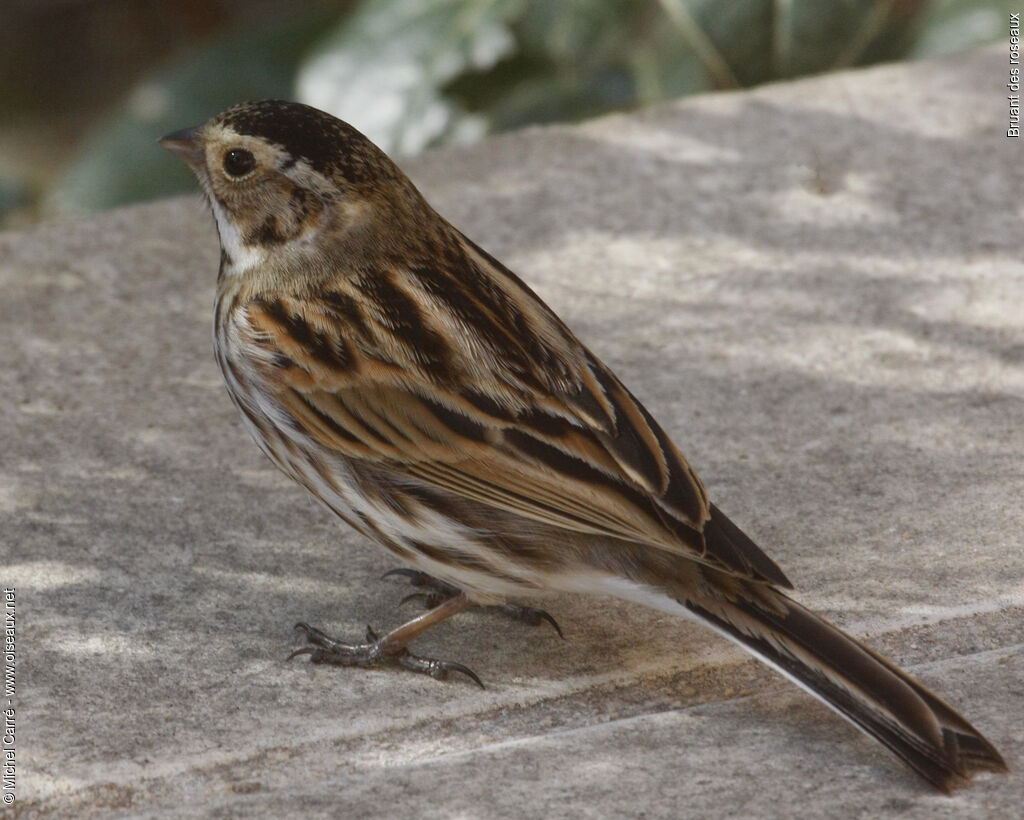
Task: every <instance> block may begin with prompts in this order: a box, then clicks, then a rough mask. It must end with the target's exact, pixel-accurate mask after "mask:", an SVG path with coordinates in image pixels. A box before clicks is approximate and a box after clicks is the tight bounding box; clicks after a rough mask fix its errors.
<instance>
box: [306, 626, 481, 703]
mask: <svg viewBox="0 0 1024 820" xmlns="http://www.w3.org/2000/svg"><path fill="white" fill-rule="evenodd" d="M295 629H296V630H297V631H299V632H301V633H302V634H303V635H304V637H305V638H306V641H307V642H308V645H307V646H302V647H299V648H298V649H296V650H294V651H293V652H292V653H291V654H289V655H288V658H287V660H289V661H290V660H292V659H293V658H296V657H298V656H299V655H309V662H310V663H316V664H332V665H334V666H363V667H367V666H375V665H377V664H382V663H384V662H385V661H394V662H397V663H398V665H399V666H401V667H402V668H404V669H408V670H410V671H412V672H418V673H420V674H423V675H430V677H432V678H434V679H435V680H445V679H446V678H447V677H448V673H449V672H459V673H461V674H463V675H465V676H466V677H468V678H469V679H470V680H472V681H473V682H474V683H475V684H476V685H477V686H479V687H480V688H481V689H483V688H484V684H483V682H482V681H481V680H480V678H479V676H478V675H477V674H476V673H475V672H474V671H473V670H472V669H470V668H469V667H468V666H464V665H463V664H461V663H456V662H454V661H444V660H440V659H438V658H425V657H421V656H419V655H414V654H412V652H410V651H409V650H408V648H406V647H405V646H404V645H403V644H401V643H399V642H397V641H394V640H389V638H390V633H389V635H385V636H384V637H383V638H381V637H379V636H378V635H377V633H376V632H375V631H374V630H373V628H372V627H370V626H367V627H366V642H365V643H344V642H342V641H339V640H335V639H334V638H332V637H330V636H329V635H327V634H326V633H325V632H322V631H321V630H319V629H317V628H316V627H313V626H310V625H309V624H307V623H304V622H299V623H297V624H296V625H295Z"/></svg>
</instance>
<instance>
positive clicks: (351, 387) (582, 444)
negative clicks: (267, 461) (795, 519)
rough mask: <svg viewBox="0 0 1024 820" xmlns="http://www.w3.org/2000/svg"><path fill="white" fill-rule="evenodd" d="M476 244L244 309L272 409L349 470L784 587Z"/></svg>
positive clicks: (627, 399)
mask: <svg viewBox="0 0 1024 820" xmlns="http://www.w3.org/2000/svg"><path fill="white" fill-rule="evenodd" d="M470 247H471V248H472V251H473V255H472V256H470V257H467V258H468V260H469V261H468V262H467V263H466V265H464V266H463V267H462V268H460V269H459V270H457V271H452V270H443V269H442V270H439V269H438V268H437V267H436V266H434V267H431V268H426V267H423V266H421V267H414V268H408V269H402V270H390V271H381V270H376V271H373V272H372V275H371V274H367V275H365V276H363V277H349V278H347V279H346V280H345V281H337V282H334V283H332V285H331V287H330V288H328V289H325V290H323V291H321V292H319V293H316V294H312V295H311V294H309V293H304V294H302V295H301V296H294V297H290V296H287V295H278V296H275V297H273V298H270V297H266V296H264V297H262V298H259V299H256V300H253V301H251V302H249V303H248V304H247V305H245V306H244V308H243V309H244V311H245V314H246V316H245V322H244V324H245V325H246V326H247V327H248V329H249V333H250V336H251V342H252V343H253V344H257V345H259V346H260V347H261V348H262V353H261V355H260V356H259V357H258V358H259V360H260V361H262V362H264V363H265V364H264V370H265V378H266V380H267V383H268V384H271V385H272V389H273V390H274V391H275V394H276V398H277V401H278V402H279V403H280V404H282V405H283V406H284V407H285V408H286V409H287V411H288V412H289V413H290V414H291V416H292V417H294V418H295V419H297V420H298V422H299V424H300V425H302V427H303V428H304V430H305V432H306V433H308V434H309V435H311V436H312V437H313V438H315V439H316V440H317V441H318V442H319V443H320V444H321V445H322V446H324V447H326V448H329V449H331V450H334V451H337V452H339V453H341V454H344V455H345V456H348V457H349V458H354V459H369V460H373V461H376V462H378V463H380V464H382V465H385V466H387V467H388V468H390V469H392V470H395V471H397V472H398V473H401V474H406V475H409V476H411V477H415V478H416V479H418V480H420V481H423V482H426V483H427V484H429V485H434V486H436V487H441V488H443V489H445V490H448V491H450V492H452V493H456V494H458V495H462V496H465V497H466V498H470V499H473V500H475V501H477V502H480V503H483V504H486V505H490V506H493V507H496V508H501V509H504V510H508V511H511V512H514V513H516V514H518V515H521V516H524V517H526V518H529V519H533V520H537V521H542V522H545V523H547V524H550V525H553V526H556V527H561V528H565V529H569V530H574V531H577V532H584V533H592V534H596V535H602V536H610V537H613V538H617V539H622V540H625V541H630V542H641V543H647V544H651V545H652V546H656V547H658V548H660V549H665V550H669V551H672V552H678V553H682V554H686V555H688V556H690V557H692V558H694V559H695V560H698V561H701V562H704V563H708V564H712V565H714V566H716V567H719V568H721V569H724V570H727V571H729V572H731V573H734V574H737V575H742V576H745V577H749V578H752V579H755V580H766V581H770V582H772V583H776V584H780V585H784V586H788V585H789V583H788V581H787V580H786V578H785V576H784V575H783V574H782V572H781V570H779V569H778V567H776V566H775V564H774V563H773V562H772V561H771V560H770V559H769V558H768V557H767V556H766V555H764V553H763V552H761V550H760V549H759V548H758V547H757V546H756V545H755V544H754V543H753V542H752V541H750V539H749V538H747V537H746V536H745V535H743V533H742V532H740V530H739V529H738V528H736V527H735V525H733V524H731V522H729V520H728V519H727V518H725V516H724V515H722V513H721V512H720V511H718V510H717V508H715V507H714V506H713V505H711V504H709V502H708V500H707V495H706V492H705V490H704V486H703V484H702V483H701V481H700V479H699V478H698V477H697V476H696V474H695V473H694V472H693V470H692V469H691V468H690V466H689V465H688V464H687V462H686V460H685V459H684V458H683V456H682V455H681V454H680V453H679V451H678V450H677V449H676V447H675V446H674V445H673V444H672V442H671V441H670V440H669V438H668V436H667V435H666V434H665V433H664V431H663V430H662V429H661V427H660V426H659V425H658V424H657V422H655V420H654V419H653V418H652V417H651V415H650V414H649V413H648V412H647V410H646V409H645V408H644V407H643V405H641V404H640V402H638V401H637V400H636V399H635V398H634V397H633V396H632V395H631V394H630V392H629V391H628V390H627V389H626V388H625V387H624V386H623V385H622V383H621V382H620V381H619V380H618V379H617V378H616V377H615V376H614V374H612V373H611V371H610V370H608V368H607V367H605V366H604V365H603V364H602V363H601V362H600V361H599V360H598V359H597V358H596V357H594V356H593V355H592V354H591V353H590V352H589V351H588V350H587V349H586V348H585V347H584V346H583V345H582V344H581V343H580V342H579V341H578V340H577V339H576V338H575V337H574V336H573V335H572V333H571V332H570V331H569V330H568V329H567V328H566V327H565V326H564V325H563V324H562V322H561V321H560V320H558V318H557V317H556V316H555V315H554V314H553V313H552V312H551V311H550V309H548V308H547V307H546V306H545V305H544V304H543V302H541V300H540V299H539V298H538V297H537V296H535V295H534V294H533V293H532V291H530V290H529V289H528V288H527V287H526V285H524V284H522V283H521V282H520V281H519V280H518V279H517V278H515V277H514V275H513V274H511V273H510V272H508V271H507V270H506V269H504V268H503V267H501V266H500V265H499V263H497V262H496V261H495V260H493V259H491V258H490V257H488V256H486V255H485V254H483V252H482V251H479V249H476V248H475V246H470ZM456 274H457V275H458V278H457V279H456ZM474 277H475V278H474Z"/></svg>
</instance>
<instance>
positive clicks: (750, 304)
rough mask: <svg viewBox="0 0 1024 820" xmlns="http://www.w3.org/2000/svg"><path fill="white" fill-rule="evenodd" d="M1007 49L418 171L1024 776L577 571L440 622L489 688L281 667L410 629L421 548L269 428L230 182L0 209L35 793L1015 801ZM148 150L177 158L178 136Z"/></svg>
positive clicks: (1019, 212) (647, 813)
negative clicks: (387, 537) (381, 530)
mask: <svg viewBox="0 0 1024 820" xmlns="http://www.w3.org/2000/svg"><path fill="white" fill-rule="evenodd" d="M1006 64H1007V58H1006V55H1005V54H1004V53H1003V49H1002V48H1000V49H998V50H995V49H990V50H986V51H982V52H978V53H975V54H972V55H968V56H964V57H958V58H953V59H948V60H945V61H942V62H938V63H919V64H908V65H899V66H890V67H882V68H876V69H872V70H867V71H859V72H850V73H845V74H838V75H832V76H827V77H822V78H817V79H812V80H805V81H801V82H794V83H790V84H780V85H774V86H770V87H766V88H762V89H759V90H755V91H751V92H743V93H731V94H719V95H711V96H706V97H700V98H693V99H688V100H685V101H683V102H680V103H678V104H674V105H669V106H665V107H659V108H656V109H652V110H648V111H644V112H641V113H638V114H634V115H630V116H618V117H610V118H605V119H601V120H597V121H594V122H590V123H587V124H584V125H582V126H578V127H559V128H546V129H533V130H528V131H524V132H521V133H517V134H512V135H508V136H503V137H498V138H495V139H491V140H488V141H487V142H485V143H483V144H481V145H478V146H476V147H472V148H463V149H452V150H445V151H438V152H435V153H431V154H429V155H427V156H425V157H422V158H419V159H417V160H415V161H412V162H408V163H406V165H407V168H408V170H409V172H410V173H411V175H412V176H413V178H414V179H415V181H416V182H417V183H418V184H420V185H421V187H422V189H423V190H424V192H425V193H426V194H427V196H428V198H429V199H430V200H431V201H432V202H433V203H434V204H435V206H436V207H437V208H438V210H440V211H441V212H442V213H444V214H445V215H446V216H448V217H449V218H450V219H451V220H452V221H453V222H454V223H455V224H456V225H458V226H459V227H461V228H462V229H463V230H465V231H466V232H467V233H468V234H469V235H470V236H472V237H473V238H474V239H476V240H477V241H478V242H480V243H481V244H482V245H483V246H484V247H486V248H488V249H489V250H491V251H492V252H493V253H495V254H496V255H497V256H499V257H500V258H502V259H503V260H504V261H505V262H507V263H508V264H509V265H510V266H511V267H512V268H513V269H514V270H516V271H518V272H519V273H520V274H521V275H522V276H523V277H524V278H525V279H526V280H527V281H528V282H530V283H531V284H532V285H534V286H535V288H536V290H537V291H538V292H539V293H540V294H541V295H542V296H543V297H544V298H545V299H546V300H548V302H549V303H550V304H551V305H552V306H553V307H554V308H555V309H556V310H557V311H558V312H559V313H560V314H561V315H562V316H563V317H564V318H565V319H566V320H567V321H568V323H569V324H570V326H572V327H574V328H575V329H576V330H577V332H578V333H579V335H580V336H581V337H582V338H583V339H584V340H585V341H586V342H588V343H589V344H590V346H591V347H592V348H593V349H595V351H596V352H597V353H598V354H599V355H600V356H601V357H602V358H604V359H605V361H607V362H608V363H609V364H610V365H611V366H612V367H613V369H614V370H615V371H616V372H617V373H618V374H619V375H620V376H621V377H622V378H623V379H624V380H625V381H626V383H627V384H628V385H629V386H630V387H631V388H632V389H633V391H634V392H635V393H637V394H638V396H639V397H640V398H641V399H642V400H643V401H645V403H647V405H648V407H649V408H650V409H651V410H652V412H653V413H654V415H655V416H656V417H657V418H658V419H659V420H661V422H662V424H663V425H664V426H665V427H666V429H667V430H668V431H669V433H670V434H671V435H673V437H674V438H675V440H676V441H677V442H678V443H679V445H680V446H681V447H682V449H683V450H684V452H686V453H687V455H688V456H689V457H690V459H691V461H692V463H693V464H694V465H695V466H696V468H697V469H698V471H699V472H700V473H701V475H702V476H703V478H704V480H705V482H706V483H707V485H708V487H709V489H710V491H711V493H712V496H713V497H714V498H716V499H717V501H718V503H719V505H720V506H721V507H722V508H723V509H725V510H726V511H727V512H728V513H729V515H730V516H731V517H733V518H734V519H735V520H736V521H737V522H739V523H740V524H741V525H742V526H743V527H744V529H746V530H748V531H749V532H750V533H751V535H753V536H754V537H755V538H757V539H758V540H759V541H760V542H761V543H762V545H763V546H764V547H765V548H766V549H767V551H768V552H769V553H770V554H771V555H772V556H773V557H774V558H775V559H776V560H777V561H778V562H779V563H780V565H781V566H782V567H783V568H784V569H785V570H786V572H787V574H788V575H789V576H790V578H792V579H793V581H794V582H795V583H796V585H797V597H799V598H800V599H801V600H802V601H804V602H805V603H807V604H809V605H811V606H812V607H815V608H817V609H818V610H820V611H822V613H823V614H826V615H827V616H829V617H830V618H833V619H834V620H836V621H837V622H838V623H840V624H842V625H843V626H845V627H846V628H847V629H849V630H851V631H853V632H854V633H855V634H858V635H860V636H862V637H864V638H865V639H866V640H867V641H868V642H869V643H871V644H872V645H873V646H875V647H877V648H878V649H880V650H881V651H883V652H885V653H887V654H890V655H891V656H892V657H893V658H894V659H895V660H897V661H898V662H899V663H901V664H903V665H905V666H907V667H908V668H909V669H910V670H911V671H912V672H913V673H914V674H916V675H918V676H919V677H920V678H922V679H923V680H924V681H925V682H926V683H927V684H929V685H931V686H933V687H934V688H935V689H936V691H938V692H939V693H940V694H941V695H942V696H943V697H946V698H948V699H949V700H950V701H952V702H953V703H954V704H956V705H957V707H958V708H960V709H962V710H963V712H964V713H965V714H966V715H967V716H968V718H969V719H970V720H972V721H973V722H974V723H976V725H977V726H978V727H979V728H981V729H982V730H983V731H985V732H986V733H987V734H988V736H989V737H990V739H991V740H992V741H993V742H994V743H995V744H996V746H998V747H999V748H1000V749H1001V750H1002V752H1003V753H1004V755H1005V756H1006V759H1007V760H1008V762H1009V763H1010V766H1011V767H1012V768H1013V769H1015V772H1013V773H1011V774H1010V775H1008V776H994V775H985V776H980V777H978V778H976V779H975V780H974V781H973V782H972V783H971V784H970V785H969V786H967V787H966V788H963V789H961V790H959V791H958V792H957V793H956V794H955V795H954V796H953V797H943V796H940V795H936V794H933V793H932V792H931V790H930V789H929V788H928V787H927V785H926V784H924V783H923V782H920V781H919V780H917V779H916V777H915V776H914V775H913V774H912V773H910V772H909V771H907V770H905V769H904V768H903V767H902V766H900V765H899V764H898V763H896V762H895V761H894V760H893V759H891V758H890V757H889V756H888V755H887V754H886V753H885V752H884V751H883V750H882V749H881V748H879V747H878V746H877V745H876V744H874V743H873V742H872V741H870V740H868V739H866V738H864V737H863V736H861V735H860V734H859V733H857V732H856V731H854V730H853V729H851V728H849V727H848V726H847V725H846V724H845V723H843V722H842V721H840V720H839V719H838V718H836V717H835V716H834V715H832V713H830V712H828V711H827V710H826V709H825V708H824V707H822V706H820V705H819V704H817V702H815V701H813V700H811V699H810V698H808V697H807V696H805V695H804V694H803V693H801V692H799V691H798V690H796V689H795V688H793V687H792V686H790V685H789V684H787V683H786V682H785V681H783V680H782V679H781V678H778V677H777V676H775V675H774V674H773V673H771V672H770V671H767V670H765V669H764V668H763V667H760V666H759V665H757V664H756V663H755V662H753V661H749V660H747V659H746V658H745V656H743V655H742V653H741V652H739V650H736V649H734V648H732V647H730V646H728V645H726V644H725V643H724V642H722V641H721V640H720V639H719V638H717V637H716V636H714V635H713V634H711V633H710V632H708V631H704V630H700V629H699V628H697V627H695V626H692V625H690V624H687V623H680V622H677V621H675V620H673V619H672V618H669V617H667V616H662V615H659V614H657V613H652V612H649V611H646V610H643V609H641V608H638V607H636V606H632V605H627V604H620V603H616V602H613V601H605V600H597V601H592V600H585V599H582V598H573V597H558V598H553V599H551V600H549V601H547V602H546V603H545V605H546V607H547V608H548V609H549V610H550V611H551V612H552V613H553V614H554V615H555V617H556V618H558V620H559V621H560V623H561V625H562V626H563V628H564V629H565V631H566V637H567V640H566V641H565V642H562V641H560V640H558V638H557V637H556V636H555V635H554V633H553V632H552V631H551V630H550V629H547V628H544V629H531V628H529V627H526V626H523V625H519V624H515V623H511V622H508V621H505V620H502V619H500V618H498V617H496V616H494V615H491V614H488V613H485V612H479V613H468V614H466V615H463V616H460V617H458V618H456V619H454V620H453V621H451V622H449V623H447V624H446V625H443V626H442V627H440V628H438V629H437V630H436V631H434V632H433V633H430V634H428V635H427V636H425V637H424V638H423V639H422V640H421V641H420V642H419V644H418V646H419V648H420V649H421V650H422V651H424V652H425V653H439V654H441V655H443V656H444V657H451V658H455V659H458V660H460V661H462V662H464V663H466V664H468V665H469V666H471V667H472V668H473V669H475V670H476V671H477V672H478V673H480V674H481V675H482V676H483V678H484V680H485V682H486V683H487V685H488V688H487V690H486V691H479V690H478V689H476V688H475V687H473V686H472V685H469V684H467V683H465V682H463V681H458V680H456V681H451V682H448V683H438V682H435V681H433V680H430V679H427V678H423V677H419V676H414V675H410V674H405V673H401V672H398V671H395V670H387V669H385V670H371V671H357V670H339V669H330V668H320V667H312V666H310V665H308V664H306V663H303V662H293V663H285V662H284V658H285V657H286V655H287V653H288V651H289V649H290V648H291V646H292V643H293V640H294V638H293V633H292V625H293V624H294V622H295V621H297V620H300V619H302V620H308V621H310V622H312V623H315V624H318V625H320V626H322V627H324V628H327V629H328V630H333V631H335V632H337V633H339V634H343V635H344V634H347V635H351V636H353V637H357V636H359V635H360V634H361V632H362V630H363V628H364V624H365V623H372V624H374V625H375V626H378V627H385V626H391V625H395V624H397V623H399V622H400V620H401V618H402V616H403V614H407V613H405V612H403V613H400V612H399V611H398V610H397V609H396V604H397V602H398V600H399V599H400V597H401V596H402V595H403V594H404V592H405V591H406V590H405V589H404V588H403V587H401V586H399V585H398V584H397V583H396V582H395V581H394V580H389V581H380V580H378V576H379V575H380V573H381V572H383V571H384V570H386V569H388V568H390V566H391V565H390V564H389V562H388V559H387V557H386V556H385V555H384V554H383V553H381V552H378V551H377V550H376V548H374V547H373V546H371V545H370V544H368V543H366V542H365V541H364V540H363V539H362V538H361V537H358V536H356V535H355V534H353V533H351V532H348V531H347V530H346V529H345V528H344V527H343V526H339V525H338V524H337V523H336V522H335V521H334V520H332V519H331V518H330V517H329V515H328V514H327V513H325V512H324V511H323V510H321V509H320V508H319V507H318V506H316V505H315V504H314V503H313V501H311V500H310V499H309V498H307V497H306V496H305V495H304V493H303V492H302V491H301V490H300V489H298V488H296V487H294V486H292V485H291V484H290V483H289V482H288V481H287V480H286V479H285V478H283V477H282V476H280V475H278V474H277V473H276V472H275V471H274V469H273V468H272V467H271V466H270V464H269V463H268V462H266V461H265V460H264V459H263V457H262V456H261V455H260V454H259V452H258V451H257V449H256V448H255V446H253V445H252V444H251V442H250V441H249V440H248V438H247V436H246V434H245V432H244V431H243V429H242V427H241V424H240V422H239V419H238V417H237V415H236V412H235V410H234V408H233V407H232V406H231V404H230V402H229V401H228V398H227V395H226V393H225V391H224V389H223V387H222V386H221V381H220V376H219V374H218V373H217V371H216V368H215V365H214V363H213V360H212V354H211V342H210V324H211V302H212V297H213V285H214V273H215V269H216V266H217V258H218V250H217V242H216V238H215V234H214V230H213V225H212V220H211V219H210V218H209V215H208V214H207V213H206V212H205V211H204V209H203V207H202V206H201V205H200V204H199V200H198V196H197V197H194V198H185V199H177V200H172V201H166V202H160V203H156V204H153V205H149V206H142V207H136V208H130V209H126V210H122V211H117V212H113V213H109V214H106V215H102V216H100V217H97V218H95V219H92V220H89V221H83V222H77V223H72V224H67V225H50V226H44V227H42V228H39V229H38V230H35V231H32V232H28V233H14V234H4V235H0V406H2V414H3V419H4V425H3V426H4V433H3V443H2V449H0V452H2V456H0V459H2V469H0V521H2V529H0V532H2V535H0V539H2V541H0V574H2V577H0V584H3V585H4V586H8V587H15V588H16V590H17V618H18V621H17V623H18V630H19V631H18V666H17V670H18V679H17V686H18V690H17V695H16V698H15V702H16V710H17V719H18V747H17V763H18V769H17V776H18V791H17V797H18V802H17V803H16V804H15V805H14V807H13V808H14V809H15V811H18V810H19V809H20V810H21V812H23V813H24V814H26V815H32V816H34V815H37V814H43V813H47V814H50V815H53V816H68V817H88V816H94V815H95V816H99V815H102V816H116V815H118V814H123V815H132V816H148V817H177V816H182V817H192V816H196V815H199V814H207V815H214V816H220V817H235V816H237V817H259V816H281V815H285V814H292V815H307V816H324V817H340V816H347V817H368V816H380V817H417V818H432V817H453V816H457V817H603V816H625V815H630V816H643V817H678V816H682V815H690V816H702V817H724V816H732V815H745V816H759V817H764V816H785V817H795V816H807V817H820V816H825V815H827V816H832V817H837V816H865V815H867V816H884V815H887V814H892V815H897V814H898V815H899V816H901V817H922V818H924V817H929V818H930V817H944V816H950V817H952V816H956V817H968V816H977V817H983V816H1011V815H1013V814H1015V813H1016V812H1019V808H1020V801H1021V800H1022V798H1024V780H1022V777H1021V775H1020V774H1019V772H1020V771H1021V770H1022V768H1024V764H1022V763H1021V754H1022V751H1024V719H1022V714H1024V684H1022V683H1021V681H1022V680H1024V652H1022V646H1024V627H1022V626H1021V624H1022V620H1021V619H1022V616H1024V550H1022V548H1021V538H1022V536H1021V533H1022V532H1024V504H1022V503H1021V499H1022V497H1024V470H1022V466H1021V465H1022V464H1024V367H1022V364H1024V327H1022V326H1024V311H1022V307H1021V306H1022V305H1024V265H1022V262H1021V259H1022V254H1021V238H1022V236H1024V232H1022V230H1021V227H1022V221H1021V220H1022V217H1024V205H1022V202H1024V200H1022V191H1024V186H1022V181H1024V172H1022V163H1021V158H1022V154H1021V149H1022V145H1021V143H1020V141H1019V140H1012V139H1006V138H1005V136H1004V133H1005V128H1006V118H1007V108H1006V106H1007V103H1006V101H1005V99H1004V97H1003V94H1002V93H1001V92H1000V91H999V89H1000V88H1001V86H1002V83H1003V82H1004V81H1005V77H1004V75H1005V74H1006ZM154 150H156V149H155V148H154Z"/></svg>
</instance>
